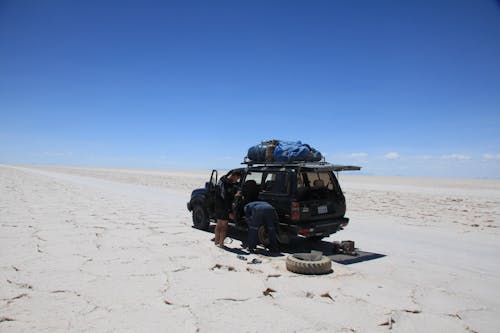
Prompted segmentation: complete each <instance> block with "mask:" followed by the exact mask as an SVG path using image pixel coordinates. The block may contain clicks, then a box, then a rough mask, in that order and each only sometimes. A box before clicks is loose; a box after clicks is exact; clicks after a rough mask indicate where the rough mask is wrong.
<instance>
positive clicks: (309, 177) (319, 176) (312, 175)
mask: <svg viewBox="0 0 500 333" xmlns="http://www.w3.org/2000/svg"><path fill="white" fill-rule="evenodd" d="M303 186H308V187H311V188H327V189H329V190H333V182H332V179H331V176H330V173H329V172H327V171H325V172H303V173H302V177H300V176H299V177H297V187H298V188H300V187H303Z"/></svg>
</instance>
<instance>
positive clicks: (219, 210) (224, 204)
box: [214, 170, 241, 247]
mask: <svg viewBox="0 0 500 333" xmlns="http://www.w3.org/2000/svg"><path fill="white" fill-rule="evenodd" d="M240 178H241V171H240V170H233V171H230V172H229V173H228V174H227V175H225V176H223V177H221V179H220V180H219V183H218V184H217V191H216V195H215V215H216V218H217V224H216V225H215V238H214V241H215V245H218V246H220V247H224V240H225V239H226V235H227V228H228V223H229V219H232V218H233V212H232V209H233V200H234V196H235V195H236V192H237V190H238V188H237V184H238V181H239V180H240Z"/></svg>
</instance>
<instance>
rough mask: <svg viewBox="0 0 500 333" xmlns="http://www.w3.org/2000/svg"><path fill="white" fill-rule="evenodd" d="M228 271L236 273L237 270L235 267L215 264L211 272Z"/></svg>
mask: <svg viewBox="0 0 500 333" xmlns="http://www.w3.org/2000/svg"><path fill="white" fill-rule="evenodd" d="M223 268H225V269H227V270H228V271H230V272H233V271H236V269H235V268H234V267H233V266H227V265H221V264H215V265H214V266H213V267H212V268H210V270H212V271H213V270H215V269H223Z"/></svg>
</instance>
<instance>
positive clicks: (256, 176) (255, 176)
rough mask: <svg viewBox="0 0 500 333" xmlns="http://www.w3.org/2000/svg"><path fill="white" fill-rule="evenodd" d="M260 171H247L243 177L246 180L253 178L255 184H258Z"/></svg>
mask: <svg viewBox="0 0 500 333" xmlns="http://www.w3.org/2000/svg"><path fill="white" fill-rule="evenodd" d="M262 174H263V173H262V172H255V171H252V172H248V173H247V175H246V177H245V181H247V180H254V181H255V182H256V183H257V185H259V186H260V184H261V183H262Z"/></svg>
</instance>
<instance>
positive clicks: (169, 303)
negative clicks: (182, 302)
mask: <svg viewBox="0 0 500 333" xmlns="http://www.w3.org/2000/svg"><path fill="white" fill-rule="evenodd" d="M163 303H165V304H167V305H172V302H170V301H167V300H164V301H163Z"/></svg>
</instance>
